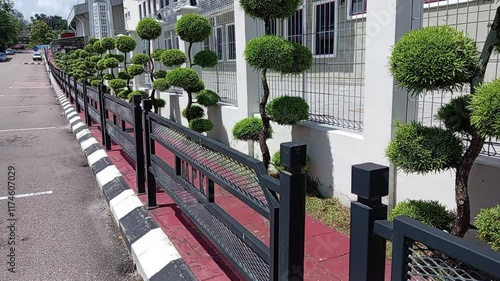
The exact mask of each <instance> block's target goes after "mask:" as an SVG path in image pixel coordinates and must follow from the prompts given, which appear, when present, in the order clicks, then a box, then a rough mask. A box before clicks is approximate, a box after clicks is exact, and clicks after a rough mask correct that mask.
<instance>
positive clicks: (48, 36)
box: [29, 20, 56, 45]
mask: <svg viewBox="0 0 500 281" xmlns="http://www.w3.org/2000/svg"><path fill="white" fill-rule="evenodd" d="M29 38H30V43H31V44H35V45H37V44H49V43H50V42H51V41H52V40H54V39H55V38H56V35H55V34H54V32H53V31H52V30H51V29H50V27H49V25H48V24H47V23H46V22H45V21H43V20H37V21H35V22H33V24H31V26H30V31H29Z"/></svg>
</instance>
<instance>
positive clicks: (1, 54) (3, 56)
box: [0, 52, 7, 62]
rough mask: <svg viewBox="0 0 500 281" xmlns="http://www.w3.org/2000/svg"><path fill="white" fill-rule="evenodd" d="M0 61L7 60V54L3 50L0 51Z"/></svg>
mask: <svg viewBox="0 0 500 281" xmlns="http://www.w3.org/2000/svg"><path fill="white" fill-rule="evenodd" d="M0 61H1V62H5V61H7V54H6V53H4V52H0Z"/></svg>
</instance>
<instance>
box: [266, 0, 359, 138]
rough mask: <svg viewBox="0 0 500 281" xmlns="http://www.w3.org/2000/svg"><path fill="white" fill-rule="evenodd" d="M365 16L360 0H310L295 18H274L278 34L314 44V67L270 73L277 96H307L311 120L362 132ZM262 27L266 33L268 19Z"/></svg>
mask: <svg viewBox="0 0 500 281" xmlns="http://www.w3.org/2000/svg"><path fill="white" fill-rule="evenodd" d="M360 3H361V4H360ZM365 14H366V5H365V4H363V1H359V0H346V1H340V0H326V1H315V0H304V1H303V4H302V5H301V6H300V7H299V9H297V11H296V13H295V14H294V15H292V16H291V17H290V18H287V19H284V20H276V21H273V22H271V32H272V33H273V34H275V35H279V36H283V37H285V38H286V39H288V40H290V41H292V42H295V43H299V44H302V45H304V46H306V47H308V48H309V49H310V50H311V51H312V53H313V56H314V60H313V66H312V68H311V69H310V70H308V71H306V72H305V73H303V74H301V75H296V76H290V75H286V76H284V75H281V74H279V73H273V72H268V80H269V86H270V90H271V99H272V98H275V97H278V96H284V95H287V96H299V97H302V98H304V99H305V100H306V101H307V103H308V104H309V120H310V121H314V122H319V123H324V124H330V125H334V126H336V127H341V128H346V129H349V130H354V131H362V130H363V106H364V83H365V74H364V72H365V67H364V63H365V39H366V38H365V37H366V18H365ZM257 29H258V31H259V32H258V33H259V35H263V34H264V24H263V23H262V22H259V23H258V24H257ZM259 91H260V94H261V95H262V89H261V87H259Z"/></svg>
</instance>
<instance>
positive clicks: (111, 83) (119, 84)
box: [109, 78, 127, 90]
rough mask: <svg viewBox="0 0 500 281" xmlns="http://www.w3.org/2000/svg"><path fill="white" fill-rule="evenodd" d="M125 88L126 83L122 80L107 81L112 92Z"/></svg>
mask: <svg viewBox="0 0 500 281" xmlns="http://www.w3.org/2000/svg"><path fill="white" fill-rule="evenodd" d="M126 86H127V81H125V80H123V79H119V78H117V79H111V80H110V81H109V87H110V88H112V89H113V90H117V89H122V88H125V87H126Z"/></svg>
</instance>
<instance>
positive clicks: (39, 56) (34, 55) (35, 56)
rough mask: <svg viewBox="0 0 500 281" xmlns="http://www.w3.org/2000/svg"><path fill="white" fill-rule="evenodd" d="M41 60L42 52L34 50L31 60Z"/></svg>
mask: <svg viewBox="0 0 500 281" xmlns="http://www.w3.org/2000/svg"><path fill="white" fill-rule="evenodd" d="M36 60H38V61H42V54H41V53H40V52H34V53H33V61H36Z"/></svg>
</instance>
